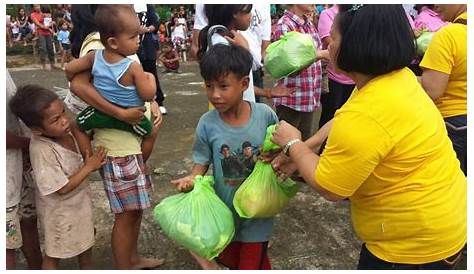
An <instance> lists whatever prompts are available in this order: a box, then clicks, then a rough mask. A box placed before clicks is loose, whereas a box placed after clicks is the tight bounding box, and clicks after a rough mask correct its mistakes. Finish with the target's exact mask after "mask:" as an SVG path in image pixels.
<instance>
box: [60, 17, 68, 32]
mask: <svg viewBox="0 0 474 274" xmlns="http://www.w3.org/2000/svg"><path fill="white" fill-rule="evenodd" d="M68 29H69V25H68V24H67V22H66V20H62V21H61V30H64V31H66V30H68Z"/></svg>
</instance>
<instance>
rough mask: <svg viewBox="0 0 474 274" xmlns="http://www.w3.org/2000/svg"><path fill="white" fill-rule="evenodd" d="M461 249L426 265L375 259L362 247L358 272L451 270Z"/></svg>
mask: <svg viewBox="0 0 474 274" xmlns="http://www.w3.org/2000/svg"><path fill="white" fill-rule="evenodd" d="M461 253H462V249H461V250H460V251H459V252H458V253H456V254H455V255H453V256H451V257H449V258H447V259H444V260H439V261H436V262H432V263H426V264H398V263H391V262H387V261H384V260H382V259H379V258H377V257H376V256H375V255H374V254H372V253H370V251H369V250H368V249H367V248H366V247H365V244H363V245H362V249H361V251H360V257H359V265H358V266H357V269H359V270H390V269H397V270H452V269H454V267H455V266H456V263H457V262H458V261H459V259H460V258H461Z"/></svg>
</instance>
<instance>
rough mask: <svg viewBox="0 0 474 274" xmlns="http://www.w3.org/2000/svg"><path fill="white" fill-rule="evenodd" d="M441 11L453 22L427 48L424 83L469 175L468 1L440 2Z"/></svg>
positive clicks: (422, 77) (444, 18) (444, 16)
mask: <svg viewBox="0 0 474 274" xmlns="http://www.w3.org/2000/svg"><path fill="white" fill-rule="evenodd" d="M438 11H439V13H440V14H441V16H442V17H443V20H445V21H448V22H452V24H449V25H447V26H445V27H443V28H442V29H440V30H439V31H438V32H437V33H436V34H435V36H434V37H433V40H432V41H431V43H430V45H429V47H428V49H427V50H426V53H425V55H424V57H423V60H422V61H421V63H420V67H421V68H422V69H423V74H422V76H421V84H422V85H423V88H424V89H425V91H426V93H428V95H429V96H430V97H431V99H433V101H434V102H435V104H436V106H437V107H438V109H439V111H440V112H441V115H443V118H444V121H445V123H446V128H447V130H448V135H449V138H450V139H451V141H452V143H453V147H454V150H455V151H456V154H457V157H458V159H459V162H460V163H461V169H462V170H463V172H464V175H467V124H466V122H467V5H466V4H450V5H438Z"/></svg>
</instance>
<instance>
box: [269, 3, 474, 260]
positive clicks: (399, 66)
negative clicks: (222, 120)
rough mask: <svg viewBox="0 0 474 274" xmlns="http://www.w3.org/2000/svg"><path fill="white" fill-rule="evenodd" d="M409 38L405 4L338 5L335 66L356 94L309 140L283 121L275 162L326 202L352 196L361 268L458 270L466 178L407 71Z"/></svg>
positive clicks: (431, 107)
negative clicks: (350, 81) (323, 145)
mask: <svg viewBox="0 0 474 274" xmlns="http://www.w3.org/2000/svg"><path fill="white" fill-rule="evenodd" d="M413 39H414V36H413V32H412V31H411V29H410V25H409V23H408V20H407V18H406V15H405V12H404V10H403V8H402V6H401V5H341V7H340V13H339V14H338V15H337V17H336V20H335V22H334V25H333V28H332V30H331V41H330V44H329V54H330V60H331V62H332V63H333V64H334V67H335V68H336V69H337V70H338V71H340V72H342V73H344V74H346V75H348V76H349V77H350V78H351V79H353V80H354V82H355V84H356V88H355V89H354V91H353V93H352V95H351V97H350V98H349V100H348V101H347V102H346V103H345V104H344V106H342V107H341V108H340V109H339V110H338V111H336V113H335V116H334V118H333V120H331V121H330V122H328V123H327V124H326V125H325V126H323V127H322V128H321V129H320V130H319V131H318V132H317V133H316V134H315V135H314V136H313V137H311V138H310V139H308V140H307V141H306V142H302V141H301V133H300V132H299V131H298V130H297V129H296V128H294V127H293V126H291V125H290V124H288V123H286V122H285V121H282V122H280V123H279V124H278V126H277V129H276V131H275V133H274V134H273V138H272V140H273V141H274V142H275V143H276V144H278V145H280V146H282V147H283V152H284V153H286V154H287V155H288V156H289V159H290V161H288V160H284V159H285V157H284V156H278V157H277V158H275V159H274V160H273V162H272V165H273V167H274V169H275V170H276V172H277V173H278V174H280V175H282V174H284V175H285V176H288V175H290V174H291V173H292V172H293V171H295V169H297V170H298V171H299V173H300V174H301V175H302V176H303V178H304V179H305V181H306V183H307V184H308V185H310V186H312V187H313V188H314V189H315V190H316V191H317V192H318V193H319V194H321V195H322V196H323V197H325V198H326V199H328V200H331V201H338V200H341V199H344V198H349V199H350V202H351V215H352V222H353V226H354V230H355V232H356V233H357V235H358V237H359V238H360V239H361V240H362V241H363V245H362V249H361V253H360V258H359V263H358V269H452V268H454V266H455V263H456V262H457V261H458V259H459V258H460V254H461V252H462V249H463V247H464V246H465V244H466V240H467V224H466V203H467V202H466V200H467V197H466V196H467V193H466V188H467V182H466V177H465V176H464V174H463V173H462V171H461V169H460V167H459V163H458V161H457V159H456V153H455V152H454V149H453V147H452V146H451V143H450V141H449V137H448V134H447V131H446V128H445V126H444V121H443V118H442V116H441V115H440V113H439V111H438V109H437V108H436V106H435V104H434V103H433V102H432V100H431V99H430V98H429V96H428V95H427V94H426V93H425V91H424V90H423V88H422V87H421V85H420V84H419V83H418V81H417V78H416V76H415V75H414V74H413V73H412V72H411V71H410V70H409V69H408V68H407V66H408V65H409V64H410V62H411V60H412V59H413V56H414V55H415V44H414V43H413ZM326 136H328V140H327V144H326V148H325V150H324V152H323V153H322V155H321V156H317V155H316V154H315V153H314V152H313V150H314V149H315V148H316V147H317V146H318V145H319V144H321V143H322V140H324V139H325V137H326ZM285 173H286V174H285Z"/></svg>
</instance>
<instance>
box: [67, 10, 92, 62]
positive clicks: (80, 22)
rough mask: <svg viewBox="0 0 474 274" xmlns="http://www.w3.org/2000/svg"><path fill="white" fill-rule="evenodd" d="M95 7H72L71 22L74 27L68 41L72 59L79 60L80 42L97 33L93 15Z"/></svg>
mask: <svg viewBox="0 0 474 274" xmlns="http://www.w3.org/2000/svg"><path fill="white" fill-rule="evenodd" d="M96 9H97V5H88V4H87V5H84V4H81V5H72V6H71V21H72V24H73V25H74V28H72V31H71V33H70V34H69V39H70V40H71V53H72V55H73V56H74V57H76V58H79V54H80V52H81V46H82V42H84V39H85V38H86V36H87V35H89V34H90V33H91V32H96V31H98V29H97V25H96V24H95V20H94V15H95V11H96Z"/></svg>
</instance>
